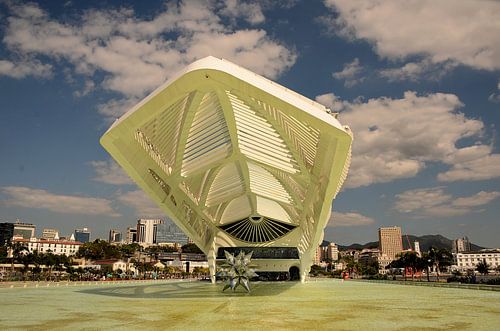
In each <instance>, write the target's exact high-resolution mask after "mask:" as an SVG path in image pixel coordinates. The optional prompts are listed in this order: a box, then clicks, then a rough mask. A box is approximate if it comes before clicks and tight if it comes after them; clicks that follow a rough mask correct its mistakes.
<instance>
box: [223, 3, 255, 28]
mask: <svg viewBox="0 0 500 331" xmlns="http://www.w3.org/2000/svg"><path fill="white" fill-rule="evenodd" d="M221 14H222V15H224V16H227V17H230V18H233V19H236V18H238V17H242V18H243V19H245V20H246V21H247V22H248V23H250V24H258V23H262V22H264V21H265V17H264V14H263V13H262V8H261V6H260V4H259V3H257V2H246V1H239V0H225V1H224V7H223V9H222V10H221Z"/></svg>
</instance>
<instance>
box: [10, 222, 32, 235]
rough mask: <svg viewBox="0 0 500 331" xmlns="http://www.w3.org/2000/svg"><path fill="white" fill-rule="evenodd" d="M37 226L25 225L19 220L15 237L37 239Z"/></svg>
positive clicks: (15, 228)
mask: <svg viewBox="0 0 500 331" xmlns="http://www.w3.org/2000/svg"><path fill="white" fill-rule="evenodd" d="M35 234H36V226H35V225H34V224H31V223H23V222H20V221H19V220H18V221H16V223H14V235H13V237H17V238H23V239H30V238H35Z"/></svg>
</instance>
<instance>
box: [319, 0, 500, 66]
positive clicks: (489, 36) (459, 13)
mask: <svg viewBox="0 0 500 331" xmlns="http://www.w3.org/2000/svg"><path fill="white" fill-rule="evenodd" d="M324 2H325V5H326V6H327V7H329V8H331V9H332V10H333V11H335V12H336V13H337V14H338V17H337V18H331V17H330V18H328V19H324V20H323V21H324V22H328V24H330V26H329V28H330V30H334V31H335V32H336V33H337V34H339V35H342V36H344V37H348V38H351V39H365V40H367V41H369V42H370V43H372V44H373V46H374V50H375V52H376V53H377V54H378V55H379V56H381V57H384V58H388V59H391V60H397V61H400V60H404V59H406V58H409V57H412V56H418V57H422V58H424V59H427V60H428V61H430V62H431V63H435V64H446V63H457V64H463V65H467V66H470V67H472V68H476V69H486V70H496V69H499V68H500V43H498V36H499V35H500V20H499V19H498V13H499V11H500V2H498V1H488V0H462V1H456V0H440V1H435V0H420V1H383V0H382V1H380V0H325V1H324ZM406 70H407V71H411V68H410V67H407V68H406ZM413 70H414V71H415V70H420V69H413ZM414 73H415V72H414Z"/></svg>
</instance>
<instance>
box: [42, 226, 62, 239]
mask: <svg viewBox="0 0 500 331" xmlns="http://www.w3.org/2000/svg"><path fill="white" fill-rule="evenodd" d="M42 239H47V240H57V239H59V230H57V229H43V231H42Z"/></svg>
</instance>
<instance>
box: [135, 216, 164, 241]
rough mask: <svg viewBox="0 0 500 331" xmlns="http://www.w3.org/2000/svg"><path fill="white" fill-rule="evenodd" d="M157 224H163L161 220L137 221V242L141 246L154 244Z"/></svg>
mask: <svg viewBox="0 0 500 331" xmlns="http://www.w3.org/2000/svg"><path fill="white" fill-rule="evenodd" d="M158 224H163V220H161V219H144V218H143V219H140V220H137V242H139V243H143V244H149V245H151V244H156V242H157V241H156V233H157V231H156V228H157V225H158Z"/></svg>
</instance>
